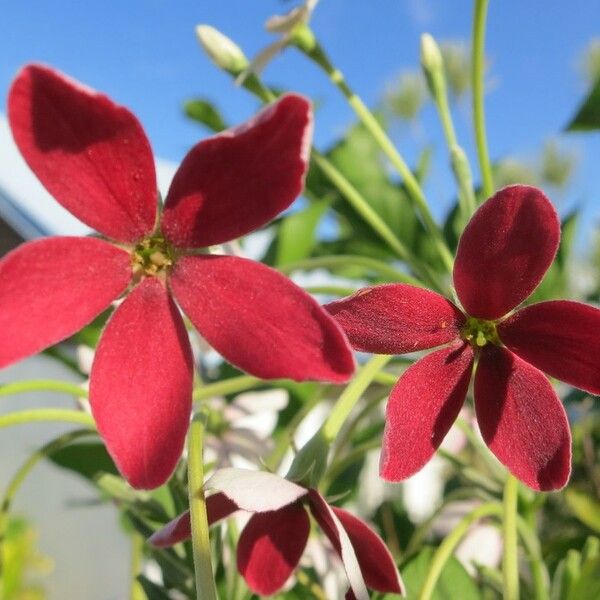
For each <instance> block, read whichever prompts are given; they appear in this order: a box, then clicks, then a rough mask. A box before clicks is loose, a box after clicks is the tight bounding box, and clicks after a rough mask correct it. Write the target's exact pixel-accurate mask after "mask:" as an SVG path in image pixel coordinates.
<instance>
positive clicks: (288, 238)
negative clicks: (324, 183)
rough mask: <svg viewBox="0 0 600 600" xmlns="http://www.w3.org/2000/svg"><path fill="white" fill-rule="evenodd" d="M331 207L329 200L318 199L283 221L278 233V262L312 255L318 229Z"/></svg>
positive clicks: (284, 263)
mask: <svg viewBox="0 0 600 600" xmlns="http://www.w3.org/2000/svg"><path fill="white" fill-rule="evenodd" d="M328 208H329V202H327V201H326V200H318V201H315V202H312V203H311V204H310V205H309V206H308V207H307V208H305V209H304V210H301V211H299V212H297V213H294V214H293V215H290V216H289V217H285V218H284V219H282V221H281V226H280V227H279V231H278V234H277V253H276V259H275V260H276V264H277V265H278V266H281V265H286V264H289V263H292V262H294V261H297V260H302V259H303V258H306V257H307V256H309V255H310V253H311V252H312V250H313V248H314V246H315V243H316V235H315V234H316V230H317V226H318V225H319V223H320V221H321V218H322V217H323V215H324V214H325V212H326V211H327V209H328Z"/></svg>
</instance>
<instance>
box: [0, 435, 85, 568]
mask: <svg viewBox="0 0 600 600" xmlns="http://www.w3.org/2000/svg"><path fill="white" fill-rule="evenodd" d="M92 433H94V432H93V431H90V430H88V429H84V430H77V431H71V432H69V433H66V434H64V435H62V436H60V437H59V438H56V439H54V440H52V441H51V442H49V443H48V444H45V445H44V446H42V447H41V448H40V449H39V450H37V451H36V452H34V453H33V454H32V455H31V456H30V457H29V458H28V459H27V460H26V461H25V462H24V463H23V464H22V465H21V466H20V467H19V469H18V471H17V472H16V473H15V474H14V475H13V477H12V479H11V480H10V482H9V484H8V485H7V486H6V490H5V491H4V496H3V497H2V501H1V502H0V542H1V541H2V540H3V538H4V535H5V533H6V525H7V522H8V514H9V512H10V508H11V505H12V502H13V499H14V497H15V496H16V494H17V492H18V491H19V489H20V487H21V485H23V482H24V481H25V480H26V479H27V476H28V475H29V473H30V472H31V471H32V470H33V468H34V467H35V466H36V465H37V464H38V463H39V462H40V460H42V459H43V458H45V457H47V456H49V455H51V454H52V453H53V452H56V451H57V450H59V449H60V448H64V447H65V446H68V445H69V444H70V443H71V442H73V441H75V440H77V439H79V438H81V437H84V436H87V435H90V434H92ZM0 556H1V552H0Z"/></svg>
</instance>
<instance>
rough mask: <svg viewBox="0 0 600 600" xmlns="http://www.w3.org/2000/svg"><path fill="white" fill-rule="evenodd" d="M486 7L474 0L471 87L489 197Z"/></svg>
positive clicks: (484, 0)
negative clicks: (485, 97) (486, 111)
mask: <svg viewBox="0 0 600 600" xmlns="http://www.w3.org/2000/svg"><path fill="white" fill-rule="evenodd" d="M487 9H488V0H475V14H474V17H473V50H472V60H471V82H472V87H473V122H474V127H475V142H476V144H477V158H478V159H479V169H480V171H481V180H482V181H481V184H482V187H483V193H484V196H485V197H486V198H489V197H490V196H491V195H492V194H493V192H494V179H493V176H492V166H491V164H490V157H489V154H488V146H487V134H486V130H485V110H484V103H483V96H484V92H485V84H484V77H485V23H486V18H487Z"/></svg>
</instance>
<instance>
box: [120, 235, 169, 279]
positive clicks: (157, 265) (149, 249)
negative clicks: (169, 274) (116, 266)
mask: <svg viewBox="0 0 600 600" xmlns="http://www.w3.org/2000/svg"><path fill="white" fill-rule="evenodd" d="M173 260H174V253H173V249H172V248H171V245H170V244H169V243H168V242H167V240H165V238H164V237H162V236H156V237H149V238H145V239H143V240H142V241H141V242H140V243H139V244H137V246H136V247H135V248H134V249H133V252H132V253H131V265H132V268H133V272H134V273H135V274H140V275H141V274H144V275H158V274H159V273H162V272H163V271H164V270H165V269H167V268H168V267H170V266H171V265H172V264H173Z"/></svg>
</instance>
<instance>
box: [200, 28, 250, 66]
mask: <svg viewBox="0 0 600 600" xmlns="http://www.w3.org/2000/svg"><path fill="white" fill-rule="evenodd" d="M196 36H197V37H198V41H199V42H200V45H201V46H202V48H204V51H205V52H206V54H208V56H209V58H210V59H211V60H212V61H213V62H214V63H215V64H216V65H217V67H219V68H220V69H223V70H224V71H227V72H229V73H231V74H232V75H235V76H238V75H239V74H240V73H241V72H242V71H244V70H245V69H246V68H247V67H248V64H249V63H248V59H247V58H246V56H245V55H244V53H243V52H242V50H241V48H240V47H239V46H238V45H237V44H236V43H235V42H233V41H232V40H231V39H229V38H228V37H227V36H226V35H223V34H222V33H221V32H220V31H218V30H217V29H215V28H214V27H210V25H198V26H197V27H196Z"/></svg>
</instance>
